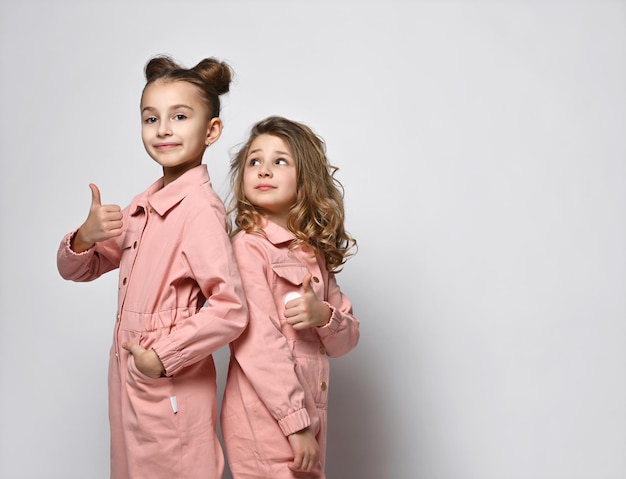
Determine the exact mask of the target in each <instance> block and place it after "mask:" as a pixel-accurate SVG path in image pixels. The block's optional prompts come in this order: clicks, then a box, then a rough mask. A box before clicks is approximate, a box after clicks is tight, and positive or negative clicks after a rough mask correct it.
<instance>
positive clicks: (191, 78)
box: [143, 55, 234, 119]
mask: <svg viewBox="0 0 626 479" xmlns="http://www.w3.org/2000/svg"><path fill="white" fill-rule="evenodd" d="M233 74H234V73H233V70H232V69H231V67H230V66H229V65H228V64H227V63H224V62H221V61H219V60H217V59H215V58H213V57H210V58H205V59H203V60H201V61H200V63H198V64H197V65H196V66H195V67H193V68H184V67H182V66H180V65H179V64H178V63H176V62H175V61H174V60H172V58H170V57H168V56H164V55H160V56H156V57H154V58H152V59H151V60H150V61H149V62H148V63H147V64H146V67H145V75H146V85H145V86H144V89H143V90H144V91H145V90H146V88H147V87H148V86H149V85H151V84H152V83H154V82H156V81H166V82H167V81H185V82H188V83H191V84H192V85H194V86H195V87H196V88H198V90H199V91H200V93H201V95H202V98H203V99H204V101H205V103H206V105H207V107H208V109H209V119H210V118H216V117H219V116H220V108H221V105H220V98H219V97H220V95H222V94H224V93H228V91H229V89H230V83H231V81H232V77H233Z"/></svg>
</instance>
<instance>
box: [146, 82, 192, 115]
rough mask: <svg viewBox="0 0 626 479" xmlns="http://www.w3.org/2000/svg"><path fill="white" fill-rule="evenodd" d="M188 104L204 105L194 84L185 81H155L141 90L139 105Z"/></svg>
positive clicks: (164, 105)
mask: <svg viewBox="0 0 626 479" xmlns="http://www.w3.org/2000/svg"><path fill="white" fill-rule="evenodd" d="M174 105H188V106H190V107H192V108H194V109H195V108H200V106H202V105H204V102H203V98H202V94H201V92H200V91H199V90H198V88H197V87H196V86H195V85H192V84H191V83H189V82H186V81H158V80H157V81H156V82H154V83H151V84H149V85H148V86H146V88H145V89H144V91H143V95H142V97H141V107H142V108H146V107H161V108H162V107H167V106H174Z"/></svg>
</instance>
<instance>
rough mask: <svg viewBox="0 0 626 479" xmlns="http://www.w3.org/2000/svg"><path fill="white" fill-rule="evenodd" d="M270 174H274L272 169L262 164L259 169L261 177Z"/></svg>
mask: <svg viewBox="0 0 626 479" xmlns="http://www.w3.org/2000/svg"><path fill="white" fill-rule="evenodd" d="M270 176H272V172H271V171H270V169H269V168H268V167H267V166H265V165H262V166H261V168H260V169H259V178H269V177H270Z"/></svg>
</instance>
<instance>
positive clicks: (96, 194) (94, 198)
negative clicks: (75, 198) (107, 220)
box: [89, 183, 102, 208]
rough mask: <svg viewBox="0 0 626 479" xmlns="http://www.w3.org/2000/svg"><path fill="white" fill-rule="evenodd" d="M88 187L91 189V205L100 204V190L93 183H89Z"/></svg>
mask: <svg viewBox="0 0 626 479" xmlns="http://www.w3.org/2000/svg"><path fill="white" fill-rule="evenodd" d="M89 189H90V190H91V207H92V208H93V207H94V206H102V200H101V199H100V190H99V189H98V187H97V186H96V185H94V184H93V183H89Z"/></svg>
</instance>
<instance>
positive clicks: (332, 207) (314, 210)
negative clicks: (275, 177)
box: [229, 116, 357, 273]
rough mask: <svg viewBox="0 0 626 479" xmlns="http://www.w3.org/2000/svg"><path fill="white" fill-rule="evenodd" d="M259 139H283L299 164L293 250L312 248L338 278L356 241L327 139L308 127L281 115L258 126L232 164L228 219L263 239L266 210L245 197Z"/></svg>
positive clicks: (291, 216) (290, 219) (291, 222)
mask: <svg viewBox="0 0 626 479" xmlns="http://www.w3.org/2000/svg"><path fill="white" fill-rule="evenodd" d="M259 135H272V136H276V137H279V138H281V139H282V140H283V141H284V142H285V144H286V145H287V147H288V148H289V150H290V153H291V156H292V157H293V158H294V160H295V164H296V178H297V195H296V202H295V203H294V205H293V206H292V207H291V210H290V212H289V215H288V217H287V228H288V229H289V230H290V231H291V232H292V233H293V234H294V235H295V237H296V241H295V242H294V243H293V245H292V248H297V247H300V246H303V245H309V246H311V247H312V248H313V249H314V250H315V252H316V253H321V254H322V255H323V257H324V260H325V263H326V268H327V269H328V271H330V272H332V273H338V272H339V271H341V269H342V265H343V264H344V263H345V262H346V260H347V259H348V258H349V257H350V256H352V255H353V254H355V252H356V251H355V252H352V250H353V248H354V249H355V250H356V248H357V242H356V240H355V239H354V238H353V237H352V236H350V235H349V234H348V233H347V232H346V230H345V229H344V219H345V212H344V204H343V195H344V189H343V185H342V184H341V183H340V182H339V180H337V179H336V178H335V173H336V172H337V170H338V168H337V167H336V166H333V165H331V164H330V162H329V161H328V158H327V157H326V145H325V143H324V140H323V139H322V138H320V137H319V136H318V135H316V134H315V133H314V132H313V131H312V130H311V129H310V128H309V127H308V126H306V125H304V124H302V123H298V122H296V121H292V120H288V119H286V118H283V117H280V116H270V117H268V118H266V119H264V120H261V121H260V122H258V123H256V124H255V125H254V126H253V127H252V129H251V131H250V137H249V138H248V141H247V142H246V143H245V144H243V146H241V147H240V148H239V150H238V152H237V153H236V154H235V155H234V156H233V158H232V160H231V163H230V178H231V195H230V196H231V198H230V208H229V214H230V215H232V216H234V223H235V230H234V231H233V233H232V234H233V235H234V234H236V233H238V232H239V231H245V232H247V233H257V234H264V233H263V230H262V224H263V216H264V215H263V210H262V209H261V208H259V207H257V206H255V205H253V204H252V203H250V202H249V201H248V199H247V198H246V197H245V194H244V187H243V178H244V174H243V173H244V169H245V166H246V160H247V157H248V152H249V149H250V145H251V144H252V142H253V141H254V140H255V139H256V138H257V137H258V136H259Z"/></svg>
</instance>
